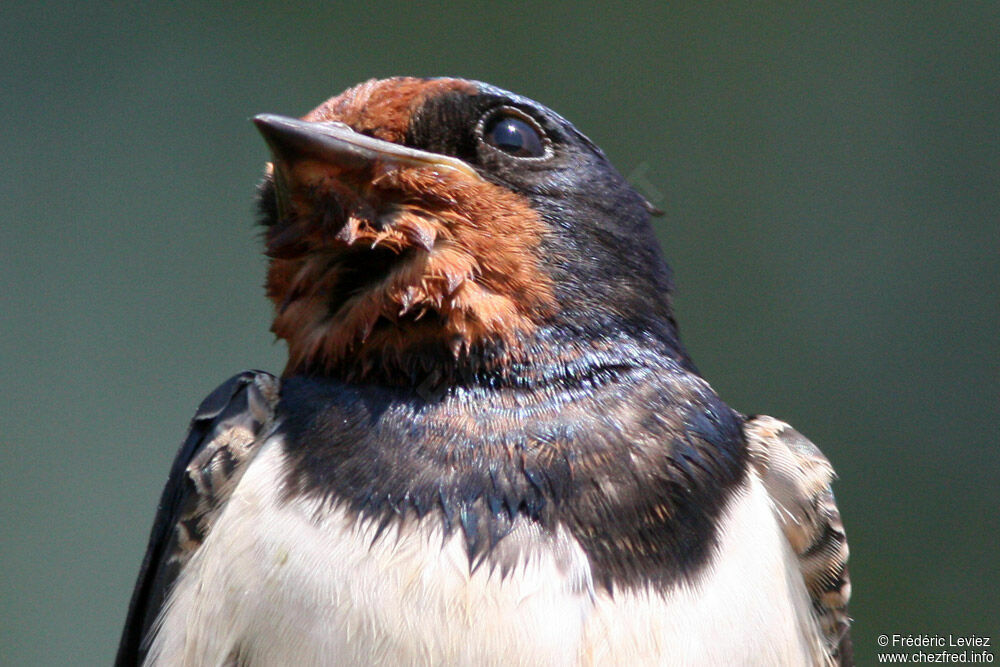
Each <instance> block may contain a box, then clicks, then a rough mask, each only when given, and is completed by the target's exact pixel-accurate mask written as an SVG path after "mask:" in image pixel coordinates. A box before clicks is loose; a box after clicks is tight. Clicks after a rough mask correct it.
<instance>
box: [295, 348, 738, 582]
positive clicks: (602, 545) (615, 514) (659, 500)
mask: <svg viewBox="0 0 1000 667" xmlns="http://www.w3.org/2000/svg"><path fill="white" fill-rule="evenodd" d="M598 356H600V355H598ZM639 361H640V360H639V359H638V358H636V359H632V360H631V362H630V365H625V366H614V365H612V364H610V362H609V363H607V364H605V365H604V366H603V367H602V366H598V365H596V364H594V363H589V364H587V365H586V366H580V367H578V368H576V369H571V364H569V363H567V364H566V365H565V367H564V371H563V372H562V373H561V374H558V375H556V376H551V377H549V378H548V379H546V380H544V381H543V379H542V375H541V374H542V369H541V368H539V369H536V370H537V373H538V374H536V375H534V376H529V377H531V380H530V381H529V382H528V383H526V384H525V385H524V386H521V387H518V386H509V385H508V386H487V385H485V384H482V383H479V384H472V385H465V386H462V385H448V384H444V385H437V384H435V383H433V382H431V383H428V384H426V385H424V386H423V387H419V386H418V387H399V386H385V385H382V384H378V383H365V384H357V383H345V382H341V381H338V380H335V379H331V378H318V377H303V376H292V377H289V378H286V380H285V381H284V383H283V389H282V404H281V406H280V408H279V416H280V421H281V424H282V426H281V428H282V429H283V430H284V431H285V433H286V435H287V436H288V437H286V438H285V442H286V443H287V444H286V445H285V446H286V448H287V455H288V460H289V463H290V466H291V475H290V478H289V480H288V484H289V489H290V491H294V492H295V493H305V494H307V495H315V496H317V497H321V498H325V499H327V500H330V501H334V502H337V503H338V504H340V505H342V506H344V507H345V508H347V509H349V510H351V511H353V512H355V513H356V514H357V515H358V516H359V517H360V518H367V519H370V520H373V521H378V522H382V523H384V524H388V523H390V522H392V521H396V520H398V521H404V522H405V521H407V520H409V519H410V518H413V517H418V518H419V517H425V516H427V515H429V514H430V515H431V516H432V517H436V518H437V519H436V520H439V521H440V522H441V524H442V526H443V528H444V530H445V531H446V532H451V531H459V532H460V533H461V534H463V535H464V537H465V539H466V543H467V547H468V551H469V556H470V559H472V560H478V559H481V558H488V557H490V553H491V551H492V549H493V547H494V545H496V544H497V543H498V542H499V541H500V540H502V539H503V538H504V536H505V535H507V534H508V533H509V532H510V531H511V530H513V529H514V526H515V524H516V523H517V522H518V521H528V522H531V523H534V524H537V525H539V526H541V527H543V528H545V529H549V530H560V529H565V530H568V531H569V533H570V534H572V535H573V536H574V537H575V539H576V540H577V541H578V542H579V543H580V545H581V548H582V549H583V550H584V551H585V552H586V553H587V555H588V557H589V558H590V561H591V564H592V567H593V570H594V574H595V578H596V580H599V581H600V583H601V584H602V585H604V586H607V587H609V588H613V587H618V586H633V585H641V584H642V583H643V582H648V581H651V580H661V581H666V580H673V579H676V578H678V577H681V578H685V577H690V576H694V574H695V573H697V572H698V571H699V570H700V568H701V567H702V566H704V564H705V563H706V562H707V561H708V559H709V557H710V554H711V553H712V548H713V545H714V544H715V541H716V524H717V520H718V517H719V516H720V513H721V511H722V509H723V508H724V507H725V505H726V502H727V501H728V498H730V497H731V494H732V493H733V491H734V489H736V488H737V487H738V485H739V484H740V481H741V480H742V479H743V476H744V474H745V463H746V461H745V458H746V454H745V446H744V443H743V438H742V422H741V418H740V417H739V415H737V414H736V413H734V412H733V411H732V410H730V409H729V408H728V407H727V406H726V405H725V404H724V403H723V402H722V401H721V400H719V399H718V397H716V396H715V394H714V393H713V392H712V391H711V389H710V388H709V387H708V386H707V385H706V384H705V383H704V381H703V380H701V379H700V378H699V377H697V376H696V375H694V374H692V373H690V372H688V371H686V370H684V369H683V368H682V367H681V366H680V365H678V364H677V363H676V362H673V361H672V360H670V359H669V358H665V357H663V356H660V357H656V358H654V357H652V356H650V357H648V358H647V359H646V360H645V365H643V364H640V363H639ZM583 368H587V369H589V372H590V373H591V374H590V375H589V376H588V375H585V374H584V373H583V370H582V369H583ZM551 369H552V367H551V366H546V367H545V372H550V371H551ZM570 370H572V372H570ZM443 470H446V471H447V474H442V471H443ZM665 545H666V546H665Z"/></svg>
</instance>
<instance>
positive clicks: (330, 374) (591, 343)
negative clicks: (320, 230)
mask: <svg viewBox="0 0 1000 667" xmlns="http://www.w3.org/2000/svg"><path fill="white" fill-rule="evenodd" d="M595 328H596V327H595ZM599 330H601V331H602V332H603V331H608V330H611V331H614V333H612V334H606V333H601V334H600V335H590V334H589V332H581V331H580V330H578V329H575V328H574V329H567V328H566V327H564V326H560V325H553V326H546V327H540V328H538V329H537V330H535V331H533V332H531V334H530V335H525V336H522V337H520V339H519V340H518V341H516V344H515V345H511V344H510V343H509V342H508V341H504V340H494V341H490V340H487V341H483V342H480V343H477V344H475V345H472V346H468V347H466V346H458V347H453V346H449V345H447V344H444V343H443V341H442V340H441V339H440V338H438V337H433V336H421V335H419V333H416V332H414V333H412V334H411V335H409V336H400V335H394V336H392V337H379V336H377V335H376V336H374V337H372V338H371V339H370V340H367V341H365V342H363V343H361V344H359V345H358V346H357V347H356V348H355V349H353V350H351V351H350V353H348V354H344V355H342V356H340V357H339V358H336V359H330V358H324V357H322V356H320V357H313V358H308V357H305V358H304V357H302V356H300V355H299V356H297V355H291V359H293V360H294V359H299V360H300V361H298V362H297V363H293V362H292V361H290V362H289V366H288V367H287V368H286V370H285V376H286V377H291V376H294V375H303V376H310V377H317V378H327V379H331V380H336V381H341V382H347V383H363V384H374V385H383V386H387V387H399V388H414V389H416V390H417V391H419V392H425V393H426V392H428V391H429V392H430V393H432V394H440V393H441V392H444V391H446V390H448V389H450V388H477V387H482V388H487V389H503V388H514V389H531V390H544V389H546V388H548V387H550V386H573V385H576V384H587V383H591V382H595V381H601V380H602V379H603V378H607V377H612V376H614V375H615V374H616V373H620V372H622V371H626V370H630V369H637V368H644V367H649V366H651V365H658V364H659V363H662V362H663V361H664V360H666V361H669V362H672V363H675V364H677V365H678V366H679V367H680V368H682V369H684V370H685V371H688V372H691V373H694V374H697V370H696V369H695V368H694V365H693V364H692V363H691V360H690V357H689V356H688V354H687V352H686V351H685V350H684V348H683V347H682V346H681V344H680V341H679V339H678V337H677V336H676V332H675V330H674V329H673V328H669V330H668V333H669V335H659V336H653V335H650V334H630V333H628V332H626V331H622V330H621V329H618V330H617V331H615V330H614V329H613V328H610V327H602V328H600V329H599ZM386 340H388V341H390V342H391V345H385V344H384V343H385V341H386ZM400 341H405V342H404V343H401V342H400ZM302 359H305V360H306V361H305V362H303V361H301V360H302Z"/></svg>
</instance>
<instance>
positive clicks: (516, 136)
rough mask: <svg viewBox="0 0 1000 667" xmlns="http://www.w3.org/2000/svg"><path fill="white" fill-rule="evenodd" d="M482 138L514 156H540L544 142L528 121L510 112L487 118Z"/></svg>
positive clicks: (543, 153) (543, 151) (543, 148)
mask: <svg viewBox="0 0 1000 667" xmlns="http://www.w3.org/2000/svg"><path fill="white" fill-rule="evenodd" d="M483 139H484V140H485V141H486V143H488V144H489V145H490V146H493V147H494V148H498V149H500V150H502V151H503V152H504V153H508V154H510V155H513V156H514V157H542V156H543V155H545V142H544V141H543V140H542V136H541V134H540V133H539V131H538V130H537V129H536V128H535V127H534V125H532V123H530V122H529V121H527V120H525V119H523V118H521V117H519V116H516V115H514V114H512V113H503V112H501V113H498V114H496V115H494V116H493V117H492V118H489V119H487V121H486V124H485V125H484V126H483Z"/></svg>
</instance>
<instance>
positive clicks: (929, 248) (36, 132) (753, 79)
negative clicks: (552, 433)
mask: <svg viewBox="0 0 1000 667" xmlns="http://www.w3.org/2000/svg"><path fill="white" fill-rule="evenodd" d="M663 4H666V3H660V2H656V3H649V4H648V5H642V4H640V5H635V6H634V7H633V9H632V10H630V11H629V12H625V11H624V10H622V9H621V8H619V7H618V6H617V5H613V4H611V3H608V5H606V6H600V5H593V6H586V7H584V6H580V5H576V4H565V5H562V4H550V5H546V6H545V7H535V8H533V9H531V10H523V11H522V10H519V9H517V8H513V7H509V6H499V5H496V6H492V7H489V6H486V5H482V6H472V5H464V4H461V5H460V4H458V3H455V4H452V5H441V6H430V5H423V4H418V3H397V4H386V5H379V6H375V5H371V4H364V5H361V4H359V5H357V6H356V8H354V9H348V8H340V7H337V6H336V5H334V4H333V3H315V4H296V6H295V7H294V8H292V7H289V6H286V3H260V4H254V5H239V4H236V3H229V4H228V5H227V6H228V8H227V9H214V10H207V9H205V8H204V7H203V3H198V2H176V3H169V4H167V3H164V4H162V5H159V6H156V5H152V4H150V5H143V6H138V5H131V4H110V3H108V4H101V3H71V4H66V5H59V4H57V3H52V2H34V3H17V2H14V3H8V6H5V8H4V10H3V12H2V15H0V65H2V71H3V74H2V79H0V81H2V85H0V104H2V118H3V127H2V128H0V160H2V164H3V168H2V170H0V193H2V199H0V201H2V203H3V215H2V224H0V253H2V261H0V277H2V282H0V285H2V289H0V317H2V326H0V424H2V430H0V512H2V523H0V526H2V535H0V566H2V569H0V604H2V606H0V664H3V665H57V664H74V665H84V664H95V665H99V664H108V663H109V662H110V659H111V655H112V652H113V650H114V647H115V643H116V641H117V635H118V632H119V629H120V625H121V622H122V619H123V617H124V613H125V606H126V602H127V599H128V595H129V593H130V589H131V586H132V583H133V579H134V577H135V574H136V571H137V568H138V566H139V560H140V558H141V556H142V553H143V549H144V547H145V540H146V536H147V531H148V529H149V525H150V522H151V521H152V517H153V512H154V507H155V503H156V499H157V497H158V494H159V492H160V488H161V485H162V483H163V481H164V480H165V477H166V474H167V470H168V467H169V464H170V461H171V458H172V456H173V453H174V450H175V447H176V446H177V444H178V442H179V440H180V438H181V437H182V435H183V433H184V429H185V426H186V422H187V420H188V418H189V417H190V415H191V413H192V411H193V409H194V407H195V406H196V405H197V404H198V402H199V401H200V400H201V398H202V397H203V396H204V395H205V394H206V393H207V392H208V391H210V390H211V389H212V388H214V387H215V386H216V385H217V384H218V383H219V382H221V381H222V380H224V379H226V378H228V377H229V376H230V375H232V374H233V373H235V372H237V371H239V370H241V369H244V368H250V367H252V368H263V369H268V370H272V371H278V370H280V368H281V367H282V363H283V355H284V349H283V347H282V345H281V344H276V343H274V342H273V339H272V337H271V335H270V334H269V333H268V320H269V308H268V304H267V303H266V301H265V299H264V296H263V291H262V289H261V287H260V285H261V283H262V280H263V271H264V263H263V259H262V257H261V255H260V252H259V242H258V241H259V240H258V237H257V230H256V229H254V227H253V225H252V220H253V215H252V205H251V196H252V193H253V187H254V185H255V182H256V180H257V178H258V176H259V174H260V172H261V168H262V166H263V163H264V161H265V159H266V157H267V154H266V150H265V147H264V144H263V142H262V141H261V140H260V138H259V137H258V136H257V134H256V132H255V131H254V129H253V127H252V126H251V124H250V123H249V122H248V119H249V118H250V117H251V116H252V115H253V114H255V113H258V112H263V111H269V112H276V113H284V114H292V115H298V114H302V113H304V112H305V111H307V110H308V109H310V108H311V107H312V106H314V105H315V104H317V103H318V102H320V101H321V100H323V99H324V98H326V97H328V96H330V95H332V94H334V93H337V92H339V91H340V90H342V89H343V88H345V87H347V86H349V85H351V84H353V83H356V82H358V81H361V80H364V79H366V78H369V77H381V76H387V75H392V74H417V75H442V74H445V75H458V76H464V77H468V78H477V79H482V80H485V81H489V82H491V83H495V84H497V85H500V86H502V87H505V88H509V89H512V90H515V91H517V92H520V93H523V94H526V95H528V96H529V97H532V98H535V99H537V100H539V101H541V102H543V103H546V104H548V105H549V106H551V107H553V108H554V109H556V110H558V111H559V112H560V113H562V114H563V115H565V116H566V117H568V118H570V119H571V120H573V121H574V122H575V123H576V125H577V126H578V127H579V128H580V129H582V130H583V131H584V132H586V133H587V134H589V135H590V136H591V137H592V138H593V139H594V140H595V141H596V142H597V143H598V144H600V145H601V146H602V147H604V149H605V150H606V151H607V153H608V154H609V155H610V157H611V158H612V160H613V161H614V162H615V163H616V164H617V165H618V166H619V168H620V169H621V170H622V171H623V173H625V174H629V175H630V176H631V178H632V180H633V182H635V183H636V184H637V185H638V187H639V188H640V189H641V190H642V191H643V192H644V193H645V194H646V195H647V197H649V198H650V199H651V200H652V201H653V202H654V203H656V204H657V205H658V206H659V207H660V208H662V209H664V210H665V211H666V215H665V216H664V217H662V218H660V219H659V220H658V223H657V224H658V232H659V237H660V240H661V242H662V243H663V246H664V248H665V252H666V255H667V257H668V258H669V259H670V261H671V264H672V266H673V267H674V269H675V272H676V276H677V283H678V292H677V297H676V304H677V310H678V319H679V321H680V323H681V327H682V333H683V335H684V338H685V340H686V342H687V344H688V346H689V348H690V349H691V351H692V353H693V355H694V357H695V360H696V362H697V363H698V364H699V366H700V368H701V370H702V371H703V373H704V374H705V376H706V377H707V378H708V379H709V381H710V382H711V383H712V384H713V385H714V386H715V388H716V389H717V390H718V391H719V393H720V394H721V395H722V396H723V397H724V398H726V399H727V400H728V401H729V402H730V403H731V404H732V405H734V406H735V407H737V408H738V409H740V410H743V411H745V412H751V413H752V412H766V413H769V414H772V415H775V416H778V417H781V418H784V419H786V420H788V421H790V422H791V423H793V424H794V425H795V426H796V427H797V428H799V429H800V430H801V431H803V432H804V433H806V434H807V435H808V436H810V437H811V438H812V439H814V440H815V441H816V442H817V443H819V444H820V445H821V446H822V448H823V450H824V451H825V452H826V453H827V454H828V455H829V457H830V459H831V460H832V461H833V463H834V464H835V466H836V468H837V470H838V471H839V473H840V477H841V479H840V482H839V484H838V485H837V487H836V490H837V495H838V499H839V503H840V506H841V508H842V511H843V514H844V518H845V523H846V525H847V530H848V535H849V538H850V542H851V549H852V561H851V570H852V573H853V579H854V591H855V592H854V604H853V615H854V617H855V618H856V619H857V622H856V629H855V636H856V639H855V641H856V645H857V652H858V654H859V656H860V657H861V659H862V662H863V663H864V664H869V663H871V662H873V661H874V655H875V651H876V650H877V647H876V639H875V638H876V636H877V635H878V634H881V633H888V634H892V633H920V632H929V633H936V634H942V633H945V634H946V633H955V634H974V633H979V634H990V635H992V636H993V643H994V645H995V644H996V643H997V641H998V635H1000V620H998V616H1000V613H998V603H997V600H998V593H1000V567H998V546H997V545H998V523H1000V519H998V514H1000V512H998V510H1000V492H998V476H1000V454H998V447H997V444H998V438H997V433H998V429H997V419H998V417H1000V415H998V407H1000V400H998V399H1000V391H998V389H1000V381H998V375H1000V373H998V371H1000V363H998V362H1000V354H998V336H997V331H998V324H1000V317H998V315H1000V299H998V294H1000V289H998V288H1000V284H998V283H1000V281H998V277H1000V271H998V237H1000V225H998V222H1000V214H998V211H1000V201H998V194H1000V176H998V174H1000V160H998V155H1000V150H998V149H1000V145H998V144H1000V131H998V125H1000V92H998V91H1000V75H998V71H1000V47H998V44H1000V37H998V26H1000V4H998V3H996V2H985V3H977V2H971V1H969V2H963V3H955V4H950V5H948V4H945V3H931V2H913V3H858V4H856V5H852V4H850V3H847V4H842V3H841V4H838V6H837V7H836V8H835V7H833V6H832V3H802V4H800V5H799V6H797V7H796V6H793V5H790V4H786V3H776V4H773V5H771V4H767V3H763V4H761V3H746V5H743V4H728V3H693V2H692V3H681V4H679V5H672V6H670V7H661V6H660V5H663ZM10 5H13V6H10ZM17 5H20V6H17ZM751 5H752V8H750V6H751Z"/></svg>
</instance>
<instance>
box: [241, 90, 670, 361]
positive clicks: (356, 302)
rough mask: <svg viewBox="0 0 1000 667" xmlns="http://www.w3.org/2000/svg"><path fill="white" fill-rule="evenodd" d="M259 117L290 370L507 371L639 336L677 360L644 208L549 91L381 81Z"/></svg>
mask: <svg viewBox="0 0 1000 667" xmlns="http://www.w3.org/2000/svg"><path fill="white" fill-rule="evenodd" d="M254 120H255V122H256V124H257V126H258V128H259V129H260V131H261V133H262V134H263V135H264V138H265V139H266V140H267V143H268V144H269V146H270V148H271V152H272V155H273V161H272V163H271V164H269V165H268V169H267V175H266V178H265V180H264V183H263V185H262V186H261V192H260V203H261V210H262V212H263V218H264V225H265V227H266V232H265V239H266V254H267V255H268V257H269V258H270V260H271V261H270V267H269V271H268V279H267V290H268V294H269V296H270V298H271V299H272V300H273V301H274V303H275V307H276V314H275V318H274V324H273V330H274V332H275V333H276V334H277V335H278V336H279V337H280V338H283V339H285V340H286V341H287V342H288V345H289V355H290V357H289V365H288V368H287V369H286V373H299V372H302V373H323V374H334V375H338V376H342V377H349V378H353V379H360V378H363V377H366V376H374V375H378V376H380V377H381V378H383V379H385V378H390V379H395V380H399V381H410V380H413V379H415V378H419V377H420V376H421V375H422V374H426V373H428V372H431V371H435V372H440V371H441V370H442V369H448V370H449V371H450V370H455V369H465V370H466V371H468V370H470V369H471V371H472V372H475V373H480V372H481V373H486V374H493V375H494V376H497V377H503V376H506V375H509V374H511V371H514V372H515V374H516V373H517V372H526V371H527V370H528V369H532V368H535V369H537V368H540V367H542V366H554V367H558V368H563V369H566V368H572V367H576V366H581V367H582V366H586V365H587V363H588V361H587V360H588V359H591V358H593V359H594V360H595V363H609V364H613V363H615V359H616V355H620V356H623V357H624V356H628V355H629V354H632V352H631V351H630V350H631V349H632V348H645V349H656V350H658V351H659V352H660V353H666V354H668V355H670V356H673V357H675V358H676V359H678V360H679V361H681V362H682V363H687V357H686V355H685V353H684V352H683V350H682V349H681V347H680V344H679V342H678V340H677V333H676V328H675V326H674V323H673V319H672V316H671V313H670V305H669V294H668V293H669V289H670V278H669V271H668V269H667V267H666V265H665V264H664V262H663V260H662V258H661V256H660V253H659V249H658V246H657V243H656V241H655V239H654V237H653V233H652V230H651V228H650V225H649V217H650V211H651V207H650V206H649V204H648V203H647V202H646V201H645V200H644V199H643V197H642V196H640V195H639V194H638V193H637V192H636V191H635V190H634V189H633V188H632V187H631V186H630V185H629V184H628V183H627V182H626V180H625V179H624V178H623V177H622V176H621V175H620V174H619V173H618V171H616V170H615V168H614V167H613V166H612V165H611V164H610V163H609V162H608V161H607V159H606V158H605V156H604V154H603V153H602V152H601V150H600V149H599V148H597V146H595V145H594V144H593V143H592V142H591V141H590V140H589V139H587V137H585V136H584V135H583V134H581V133H580V132H579V131H577V130H576V128H574V127H573V125H571V124H570V123H569V122H568V121H566V120H564V119H563V118H562V117H560V116H559V115H557V114H556V113H554V112H552V111H551V110H549V109H547V108H545V107H544V106H542V105H540V104H538V103H536V102H533V101H532V100H529V99H526V98H524V97H520V96H517V95H513V94H511V93H508V92H506V91H503V90H500V89H498V88H494V87H492V86H489V85H485V84H482V83H477V82H472V81H465V80H460V79H417V78H393V79H386V80H381V81H375V80H372V81H368V82H366V83H363V84H360V85H358V86H356V87H354V88H351V89H349V90H347V91H346V92H344V93H342V94H341V95H338V96H337V97H334V98H332V99H330V100H328V101H327V102H324V103H323V104H322V105H320V106H319V107H317V108H316V109H314V110H313V111H311V112H310V113H308V114H307V115H306V116H305V117H304V118H302V119H301V120H299V119H294V118H287V117H282V116H275V115H270V114H264V115H260V116H257V117H256V118H255V119H254ZM630 346H631V347H630ZM633 351H634V350H633ZM601 360H603V361H601ZM619 361H620V362H621V363H626V360H625V359H621V360H619Z"/></svg>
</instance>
